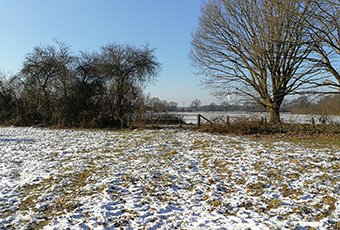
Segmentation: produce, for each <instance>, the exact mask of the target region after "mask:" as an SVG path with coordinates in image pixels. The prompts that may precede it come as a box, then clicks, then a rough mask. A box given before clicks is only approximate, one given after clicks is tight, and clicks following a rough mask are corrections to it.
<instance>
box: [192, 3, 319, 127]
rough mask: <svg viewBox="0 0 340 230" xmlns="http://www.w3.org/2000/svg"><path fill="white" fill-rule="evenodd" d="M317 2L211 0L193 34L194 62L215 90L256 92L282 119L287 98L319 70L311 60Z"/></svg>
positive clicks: (273, 119) (274, 118)
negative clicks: (309, 24) (312, 19)
mask: <svg viewBox="0 0 340 230" xmlns="http://www.w3.org/2000/svg"><path fill="white" fill-rule="evenodd" d="M311 7H312V6H311V5H310V4H309V1H308V0H260V1H259V0H211V1H209V2H208V3H207V4H206V5H204V7H203V8H202V15H201V17H200V20H199V25H198V28H197V30H196V32H195V33H194V34H193V40H192V50H191V53H190V57H191V60H192V63H193V65H194V66H195V67H197V70H198V72H199V73H200V74H203V75H204V76H205V79H204V83H205V84H206V85H207V86H208V87H210V88H211V89H212V90H213V91H214V92H217V93H219V94H222V95H223V94H229V93H242V94H243V95H247V96H250V97H252V98H253V99H255V100H256V101H257V102H258V103H259V104H261V105H262V106H264V107H265V108H266V109H267V111H268V112H269V113H270V122H271V123H280V122H281V120H280V106H281V104H282V102H283V100H284V98H285V97H286V96H287V95H289V94H292V93H294V92H296V91H297V90H302V89H303V88H304V86H305V84H306V82H308V81H309V80H311V78H313V76H314V75H313V74H314V73H315V72H316V71H317V68H314V66H311V64H310V63H307V61H306V60H307V57H308V56H309V55H310V54H311V51H312V48H311V47H309V46H308V45H307V44H309V43H310V42H311V41H310V36H308V31H307V30H306V25H305V21H306V20H308V17H310V14H309V13H310V12H311V11H312V10H311ZM307 12H309V13H307Z"/></svg>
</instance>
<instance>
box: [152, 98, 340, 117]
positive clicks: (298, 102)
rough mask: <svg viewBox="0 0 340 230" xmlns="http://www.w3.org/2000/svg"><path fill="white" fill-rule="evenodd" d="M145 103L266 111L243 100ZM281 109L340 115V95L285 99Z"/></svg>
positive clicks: (160, 107)
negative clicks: (204, 102) (217, 102)
mask: <svg viewBox="0 0 340 230" xmlns="http://www.w3.org/2000/svg"><path fill="white" fill-rule="evenodd" d="M145 103H146V104H145V106H146V109H147V110H148V111H154V112H166V111H174V112H206V111H225V112H234V111H235V112H266V109H265V108H264V107H263V106H261V105H258V104H256V102H254V101H242V102H240V103H237V104H236V103H235V104H229V103H228V102H222V103H221V104H219V105H218V104H215V103H211V104H209V105H201V102H200V101H199V100H198V99H196V100H194V101H193V102H192V103H191V105H190V106H188V107H178V106H177V103H175V102H167V101H166V100H160V99H159V98H157V97H154V98H148V97H146V100H145ZM280 111H281V112H291V113H300V114H319V115H340V95H339V94H335V95H328V96H327V95H326V96H325V95H323V96H321V97H318V98H315V97H308V96H301V97H298V98H295V99H292V100H290V101H288V100H285V101H284V103H283V104H282V106H281V108H280Z"/></svg>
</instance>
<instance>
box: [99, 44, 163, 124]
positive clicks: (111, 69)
mask: <svg viewBox="0 0 340 230" xmlns="http://www.w3.org/2000/svg"><path fill="white" fill-rule="evenodd" d="M101 51H102V52H101V61H100V65H101V71H102V73H103V76H104V77H106V78H107V79H108V80H109V81H111V83H110V85H111V92H112V97H113V98H112V103H113V105H112V106H113V108H114V111H115V116H116V118H117V119H118V120H119V122H120V126H127V123H128V120H129V116H130V115H131V113H132V112H133V110H134V107H135V104H134V103H133V102H134V100H135V99H136V97H137V96H138V97H139V96H140V89H141V88H143V87H144V86H145V85H147V84H150V83H152V82H153V80H154V77H155V76H156V75H157V73H158V70H159V67H160V64H159V63H158V62H157V60H156V57H155V55H154V50H153V49H150V48H149V47H148V46H145V47H143V48H136V47H133V46H129V45H120V44H108V45H106V46H104V47H102V50H101Z"/></svg>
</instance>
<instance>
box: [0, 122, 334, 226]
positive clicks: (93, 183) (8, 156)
mask: <svg viewBox="0 0 340 230" xmlns="http://www.w3.org/2000/svg"><path fill="white" fill-rule="evenodd" d="M339 159H340V150H339V149H336V148H333V149H332V148H328V149H316V148H310V149H309V148H306V147H303V145H300V144H292V143H287V142H284V141H282V142H274V143H270V142H267V141H259V142H254V141H251V140H249V139H247V138H245V137H236V136H219V135H212V134H205V133H199V132H193V131H184V130H135V131H71V130H50V129H40V128H0V229H30V228H31V229H32V228H33V229H35V228H43V227H44V228H45V229H67V228H70V229H114V228H118V229H121V228H123V229H247V228H250V229H310V228H309V227H313V228H317V229H335V228H339V227H340V222H339V221H340V201H339V196H340V194H339V191H340V180H339V179H340V178H339V177H340V173H339V172H340V171H339V169H340V161H339Z"/></svg>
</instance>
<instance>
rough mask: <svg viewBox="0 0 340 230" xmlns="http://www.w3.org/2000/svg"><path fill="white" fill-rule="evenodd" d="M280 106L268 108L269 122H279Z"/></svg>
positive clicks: (272, 123)
mask: <svg viewBox="0 0 340 230" xmlns="http://www.w3.org/2000/svg"><path fill="white" fill-rule="evenodd" d="M280 123H281V119H280V107H271V108H269V124H271V125H275V124H280Z"/></svg>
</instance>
